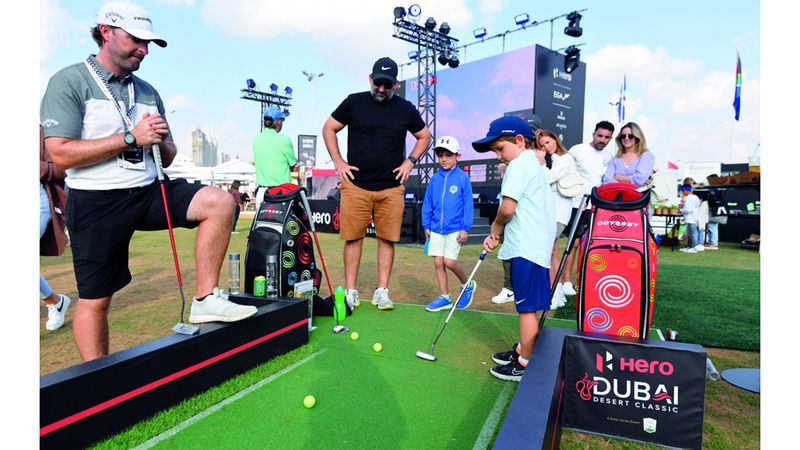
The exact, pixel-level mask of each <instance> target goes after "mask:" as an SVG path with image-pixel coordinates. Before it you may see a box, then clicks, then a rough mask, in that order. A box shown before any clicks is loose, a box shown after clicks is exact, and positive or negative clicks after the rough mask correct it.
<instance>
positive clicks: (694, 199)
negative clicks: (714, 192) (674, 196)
mask: <svg viewBox="0 0 800 450" xmlns="http://www.w3.org/2000/svg"><path fill="white" fill-rule="evenodd" d="M680 190H681V202H680V203H679V204H678V206H679V207H680V208H681V214H683V221H684V223H686V234H687V235H688V237H689V246H688V247H686V248H682V249H681V251H682V252H684V253H697V252H699V251H702V248H703V242H702V240H701V239H700V227H698V224H697V220H698V218H699V215H700V197H698V196H696V195H694V193H693V192H692V185H691V184H684V185H683V186H681V188H680Z"/></svg>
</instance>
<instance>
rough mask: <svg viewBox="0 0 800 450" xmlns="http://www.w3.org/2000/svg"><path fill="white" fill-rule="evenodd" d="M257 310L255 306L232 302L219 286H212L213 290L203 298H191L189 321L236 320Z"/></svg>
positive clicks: (246, 316) (244, 317)
mask: <svg viewBox="0 0 800 450" xmlns="http://www.w3.org/2000/svg"><path fill="white" fill-rule="evenodd" d="M257 312H258V308H256V307H255V306H249V305H238V304H236V303H233V302H232V301H230V300H228V298H227V297H226V296H225V295H224V294H223V293H222V292H221V291H220V290H219V288H214V291H213V292H212V293H211V295H209V296H207V297H206V298H205V300H203V301H201V302H199V301H197V298H194V299H193V300H192V309H191V312H190V313H189V322H191V323H206V322H236V321H239V320H242V319H246V318H248V317H250V316H254V315H255V314H256V313H257Z"/></svg>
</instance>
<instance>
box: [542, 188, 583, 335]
mask: <svg viewBox="0 0 800 450" xmlns="http://www.w3.org/2000/svg"><path fill="white" fill-rule="evenodd" d="M588 202H589V196H588V195H584V196H583V198H582V199H581V204H580V206H579V207H578V213H577V214H575V219H574V220H573V221H572V226H570V227H569V236H568V237H567V246H566V248H564V254H563V255H561V262H560V263H559V264H558V270H557V271H556V277H555V278H553V285H552V286H551V287H550V301H551V302H552V301H553V296H554V295H555V294H556V287H557V286H558V280H559V278H561V273H562V272H563V271H564V264H565V263H566V262H567V257H568V256H569V254H570V252H571V251H572V244H573V241H574V240H575V233H576V232H577V231H578V223H579V222H580V221H581V215H583V210H584V209H586V205H587V203H588ZM546 319H547V311H542V317H540V318H539V333H541V332H542V328H543V327H544V321H545V320H546Z"/></svg>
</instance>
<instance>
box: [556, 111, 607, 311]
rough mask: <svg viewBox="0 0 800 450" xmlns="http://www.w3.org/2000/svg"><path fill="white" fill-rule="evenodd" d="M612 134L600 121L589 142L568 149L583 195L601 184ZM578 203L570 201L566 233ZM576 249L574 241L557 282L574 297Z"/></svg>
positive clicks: (565, 291)
mask: <svg viewBox="0 0 800 450" xmlns="http://www.w3.org/2000/svg"><path fill="white" fill-rule="evenodd" d="M613 134H614V125H613V124H612V123H611V122H608V121H606V120H603V121H600V122H598V123H597V125H595V126H594V133H592V141H591V142H588V143H587V142H584V143H581V144H577V145H574V146H573V147H572V148H571V149H569V154H570V155H572V156H574V157H575V161H576V162H577V164H578V174H579V175H580V176H581V178H583V186H584V189H585V192H584V193H585V194H586V195H591V193H592V188H593V187H595V186H599V185H600V184H601V182H602V180H603V174H605V173H606V167H607V166H608V162H609V161H610V160H611V159H612V158H613V157H614V152H613V151H612V150H609V149H607V148H606V146H607V145H608V143H609V142H611V137H612V136H613ZM580 203H581V197H574V198H573V199H572V217H571V218H570V223H569V224H568V225H567V228H566V232H567V233H568V232H569V230H570V229H571V227H572V221H573V220H577V218H576V217H575V216H576V215H577V214H578V207H579V206H580ZM587 211H588V210H587ZM578 236H580V233H578ZM577 249H578V239H576V240H575V247H574V248H573V251H571V252H570V254H569V256H568V257H567V261H566V263H565V264H566V267H565V268H564V270H563V271H562V273H561V279H560V280H559V281H560V282H561V283H563V284H562V290H563V292H564V294H565V295H575V288H574V287H573V286H572V282H571V281H570V274H571V273H572V270H573V266H574V265H575V254H576V253H577Z"/></svg>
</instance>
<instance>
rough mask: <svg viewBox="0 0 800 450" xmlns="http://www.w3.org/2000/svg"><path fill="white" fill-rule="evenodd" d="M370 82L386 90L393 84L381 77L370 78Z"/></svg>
mask: <svg viewBox="0 0 800 450" xmlns="http://www.w3.org/2000/svg"><path fill="white" fill-rule="evenodd" d="M372 84H374V85H375V87H382V88H384V89H387V90H388V89H391V88H392V86H394V83H392V81H391V80H387V79H385V78H382V79H380V80H372Z"/></svg>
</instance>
